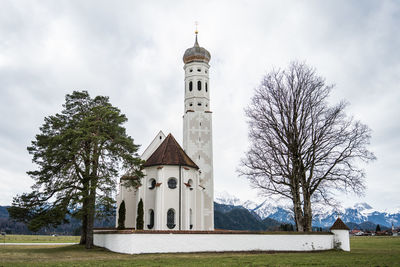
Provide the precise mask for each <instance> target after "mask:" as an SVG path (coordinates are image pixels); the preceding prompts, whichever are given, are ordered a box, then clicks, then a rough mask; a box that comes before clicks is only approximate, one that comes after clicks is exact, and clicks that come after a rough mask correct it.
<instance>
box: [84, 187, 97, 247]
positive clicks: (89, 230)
mask: <svg viewBox="0 0 400 267" xmlns="http://www.w3.org/2000/svg"><path fill="white" fill-rule="evenodd" d="M88 199H89V200H88V208H87V225H86V226H87V227H86V244H85V247H86V248H88V249H89V248H93V227H94V215H95V204H96V186H91V189H90V193H89V196H88Z"/></svg>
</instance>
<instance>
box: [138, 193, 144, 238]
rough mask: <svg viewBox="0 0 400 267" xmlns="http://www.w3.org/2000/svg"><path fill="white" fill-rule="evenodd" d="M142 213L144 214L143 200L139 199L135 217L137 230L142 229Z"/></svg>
mask: <svg viewBox="0 0 400 267" xmlns="http://www.w3.org/2000/svg"><path fill="white" fill-rule="evenodd" d="M143 215H144V211H143V200H142V199H140V201H139V204H138V211H137V217H136V229H137V230H143V226H144V220H143Z"/></svg>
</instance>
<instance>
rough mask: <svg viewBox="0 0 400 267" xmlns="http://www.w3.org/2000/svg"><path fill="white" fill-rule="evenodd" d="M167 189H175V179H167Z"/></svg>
mask: <svg viewBox="0 0 400 267" xmlns="http://www.w3.org/2000/svg"><path fill="white" fill-rule="evenodd" d="M168 188H171V189H175V188H176V179H175V178H169V179H168Z"/></svg>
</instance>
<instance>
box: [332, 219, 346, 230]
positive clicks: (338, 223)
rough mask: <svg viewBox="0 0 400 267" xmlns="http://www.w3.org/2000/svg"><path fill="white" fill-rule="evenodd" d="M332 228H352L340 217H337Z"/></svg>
mask: <svg viewBox="0 0 400 267" xmlns="http://www.w3.org/2000/svg"><path fill="white" fill-rule="evenodd" d="M330 230H350V228H349V227H347V225H346V224H345V223H344V222H343V221H342V220H341V219H340V218H337V219H336V221H335V222H334V223H333V225H332V227H331V229H330Z"/></svg>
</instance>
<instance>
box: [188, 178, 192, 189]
mask: <svg viewBox="0 0 400 267" xmlns="http://www.w3.org/2000/svg"><path fill="white" fill-rule="evenodd" d="M188 184H189V186H190V187H189V189H190V190H193V180H192V179H189V181H188Z"/></svg>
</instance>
